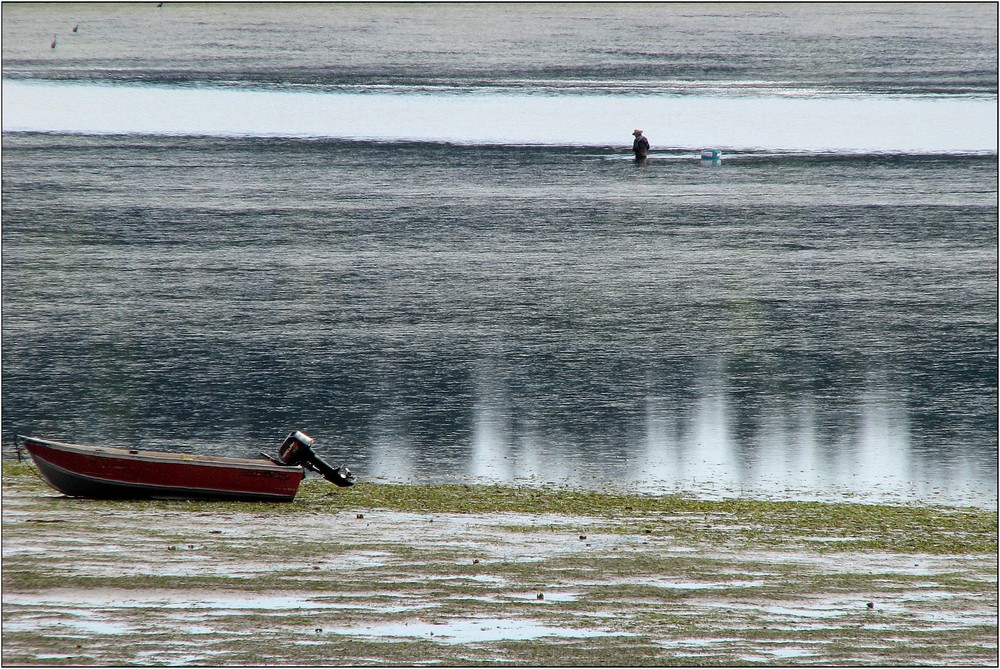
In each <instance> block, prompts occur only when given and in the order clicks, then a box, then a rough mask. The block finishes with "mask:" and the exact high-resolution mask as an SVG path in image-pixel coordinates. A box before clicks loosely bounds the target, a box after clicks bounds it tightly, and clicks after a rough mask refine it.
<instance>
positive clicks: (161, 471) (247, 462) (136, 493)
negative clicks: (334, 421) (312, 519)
mask: <svg viewBox="0 0 1000 669" xmlns="http://www.w3.org/2000/svg"><path fill="white" fill-rule="evenodd" d="M21 442H22V444H23V446H24V448H25V450H27V451H28V453H29V454H30V455H31V459H32V460H33V461H34V463H35V465H36V466H37V467H38V471H39V472H40V473H41V475H42V478H44V479H45V481H46V482H47V483H48V484H49V485H51V486H52V487H53V488H55V489H56V490H58V491H59V492H62V493H63V494H65V495H69V496H71V497H91V498H98V499H204V500H240V501H273V502H290V501H292V500H293V499H295V494H296V492H298V488H299V483H301V482H302V478H303V477H304V476H305V471H304V470H303V469H302V467H299V466H287V465H278V464H273V463H271V462H268V461H266V460H251V459H246V458H223V457H212V456H200V455H189V454H186V453H161V452H156V451H135V450H125V449H120V448H105V447H98V446H84V445H81V444H67V443H63V442H58V441H50V440H47V439H37V438H34V437H21Z"/></svg>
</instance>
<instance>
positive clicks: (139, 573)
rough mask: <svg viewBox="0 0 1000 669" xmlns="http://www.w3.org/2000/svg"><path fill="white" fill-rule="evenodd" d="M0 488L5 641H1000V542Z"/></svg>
mask: <svg viewBox="0 0 1000 669" xmlns="http://www.w3.org/2000/svg"><path fill="white" fill-rule="evenodd" d="M4 500H5V507H4V542H3V558H4V574H3V576H4V591H3V616H4V633H5V634H4V647H3V658H4V661H5V662H16V663H24V664H45V663H53V662H59V663H63V662H69V663H73V664H105V663H116V664H117V663H144V664H161V665H163V664H170V665H182V664H206V663H208V664H220V663H221V664H233V663H247V664H312V665H316V664H319V665H324V664H337V663H342V662H344V661H348V660H345V658H348V659H349V662H350V663H353V664H397V665H398V664H400V663H409V664H412V663H414V662H417V661H427V662H439V663H446V664H449V663H450V664H468V663H482V662H487V663H489V662H504V663H512V664H546V665H558V664H587V663H590V664H594V663H603V664H614V663H615V662H617V663H621V658H623V657H628V658H630V659H629V663H630V664H637V665H642V664H658V663H659V664H662V663H664V662H678V661H681V662H685V663H691V664H701V663H719V662H723V663H743V664H746V663H754V664H757V663H763V664H768V663H774V664H794V663H796V662H802V663H810V664H814V663H817V662H820V663H844V662H846V663H857V662H861V663H872V662H874V663H878V662H885V661H891V662H894V663H895V662H918V663H920V662H925V661H928V658H930V660H932V661H934V662H937V661H944V662H954V661H958V662H960V663H964V664H986V665H988V664H990V663H991V662H995V658H996V641H995V639H996V615H997V614H996V611H997V610H996V557H995V556H994V555H904V554H895V553H885V552H877V551H860V552H859V551H848V552H837V548H836V544H833V545H831V544H830V543H828V542H801V541H799V542H795V543H794V547H793V548H789V549H787V550H785V549H780V550H769V549H762V548H761V547H759V546H753V545H748V544H746V543H745V542H742V541H741V540H737V539H735V538H734V539H733V540H732V541H730V542H729V543H728V544H722V545H711V544H709V543H703V542H702V540H700V539H696V538H692V537H696V536H697V535H696V534H695V535H692V534H690V533H685V532H683V531H682V530H683V527H684V524H685V523H689V522H692V519H691V518H686V517H685V516H684V515H674V516H670V517H667V516H664V517H663V518H660V519H658V520H659V521H660V522H659V524H657V525H655V526H653V527H654V529H653V530H651V531H650V530H649V527H651V524H650V519H648V518H619V519H609V518H593V517H587V516H563V515H558V514H518V513H498V514H480V513H469V514H460V513H456V514H415V513H399V512H388V511H382V510H377V509H352V510H350V511H343V510H342V511H339V512H334V513H325V514H321V513H316V512H313V511H306V512H304V513H296V512H289V509H284V510H280V509H279V510H276V511H275V512H274V513H244V512H226V511H223V509H226V508H229V507H226V506H224V505H220V506H216V507H213V508H215V509H218V511H216V512H205V511H203V510H202V508H201V507H196V506H193V507H186V506H185V505H183V504H173V503H172V504H164V503H151V504H137V503H118V504H114V503H92V502H83V501H77V500H68V499H63V498H58V497H52V496H44V495H39V494H38V493H37V491H35V490H34V489H29V490H21V489H18V488H17V487H13V488H12V487H11V486H7V485H5V487H4ZM8 501H9V502H10V503H9V504H7V502H8ZM705 520H706V517H705V514H702V516H701V518H700V519H699V522H701V523H704V522H705ZM708 520H709V521H711V522H713V523H714V522H716V521H717V520H718V519H715V518H708ZM51 521H61V522H51ZM731 531H734V530H731ZM678 537H683V538H678ZM817 546H819V548H817ZM869 602H871V603H872V606H871V607H869V606H868V604H869Z"/></svg>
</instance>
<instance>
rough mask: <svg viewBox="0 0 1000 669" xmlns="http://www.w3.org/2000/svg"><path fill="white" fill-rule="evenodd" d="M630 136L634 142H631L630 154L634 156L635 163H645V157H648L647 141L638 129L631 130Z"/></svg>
mask: <svg viewBox="0 0 1000 669" xmlns="http://www.w3.org/2000/svg"><path fill="white" fill-rule="evenodd" d="M632 135H633V136H634V137H635V140H634V141H633V142H632V152H633V153H634V154H635V162H637V163H642V162H645V161H646V156H648V155H649V140H648V139H646V138H645V137H643V136H642V130H639V129H635V130H633V131H632Z"/></svg>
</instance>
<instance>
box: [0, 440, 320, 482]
mask: <svg viewBox="0 0 1000 669" xmlns="http://www.w3.org/2000/svg"><path fill="white" fill-rule="evenodd" d="M18 439H19V440H21V441H22V442H25V448H26V449H27V448H28V447H27V442H34V443H37V444H41V445H43V446H48V447H50V448H53V449H55V450H62V451H69V452H74V453H77V454H79V455H88V456H94V457H102V458H106V459H109V460H130V461H134V460H141V461H145V462H151V463H172V464H180V465H190V466H192V467H224V468H230V469H232V468H240V469H262V470H266V471H282V472H286V471H289V470H292V471H294V470H298V471H300V472H303V473H304V470H303V469H302V467H301V466H299V465H279V464H276V463H274V462H271V461H269V460H265V459H260V460H254V459H251V458H233V457H226V456H221V455H197V454H192V453H172V452H170V451H140V450H136V449H125V448H114V447H111V446H90V445H88V444H71V443H68V442H64V441H55V440H52V439H41V438H39V437H30V436H27V435H18ZM28 452H29V453H30V452H31V451H30V450H29V451H28ZM32 456H34V454H33V453H32Z"/></svg>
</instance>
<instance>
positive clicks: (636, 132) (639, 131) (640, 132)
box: [632, 128, 642, 135]
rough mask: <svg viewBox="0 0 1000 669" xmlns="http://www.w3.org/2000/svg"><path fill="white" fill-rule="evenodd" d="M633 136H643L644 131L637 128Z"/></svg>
mask: <svg viewBox="0 0 1000 669" xmlns="http://www.w3.org/2000/svg"><path fill="white" fill-rule="evenodd" d="M632 134H633V135H641V134H642V130H639V129H638V128H636V129H635V130H633V131H632Z"/></svg>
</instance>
